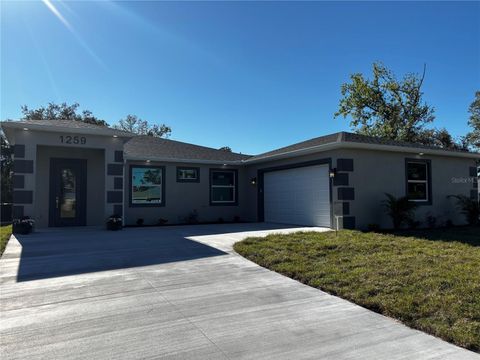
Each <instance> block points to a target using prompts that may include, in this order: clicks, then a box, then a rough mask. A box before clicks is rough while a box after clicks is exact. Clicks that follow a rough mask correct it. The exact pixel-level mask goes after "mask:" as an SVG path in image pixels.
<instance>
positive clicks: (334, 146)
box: [242, 141, 480, 164]
mask: <svg viewBox="0 0 480 360" xmlns="http://www.w3.org/2000/svg"><path fill="white" fill-rule="evenodd" d="M339 149H362V150H374V151H387V152H401V153H409V154H417V155H418V154H424V155H435V156H448V157H458V158H467V159H472V160H480V154H479V153H472V152H461V151H448V150H441V149H438V150H437V149H428V148H422V147H406V146H405V147H403V146H394V145H382V144H364V143H355V142H344V141H342V142H332V143H328V144H322V145H317V146H312V147H309V148H304V149H299V150H292V151H287V152H284V153H280V154H273V155H269V156H264V157H258V158H255V157H254V158H252V159H247V160H243V161H242V162H243V163H244V164H255V163H262V162H269V161H274V160H280V159H289V158H294V157H297V156H302V155H309V154H315V153H318V152H323V151H329V150H339Z"/></svg>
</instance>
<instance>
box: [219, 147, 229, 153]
mask: <svg viewBox="0 0 480 360" xmlns="http://www.w3.org/2000/svg"><path fill="white" fill-rule="evenodd" d="M218 150H221V151H226V152H232V149H231V148H230V146H222V147H221V148H220V149H218Z"/></svg>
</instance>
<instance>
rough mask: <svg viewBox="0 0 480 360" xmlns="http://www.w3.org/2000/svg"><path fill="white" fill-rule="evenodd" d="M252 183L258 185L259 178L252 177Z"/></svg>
mask: <svg viewBox="0 0 480 360" xmlns="http://www.w3.org/2000/svg"><path fill="white" fill-rule="evenodd" d="M250 184H252V185H257V178H256V177H253V178H251V179H250Z"/></svg>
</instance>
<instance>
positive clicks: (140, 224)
mask: <svg viewBox="0 0 480 360" xmlns="http://www.w3.org/2000/svg"><path fill="white" fill-rule="evenodd" d="M143 223H144V220H143V219H142V218H140V219H137V225H138V226H143Z"/></svg>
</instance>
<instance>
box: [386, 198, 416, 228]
mask: <svg viewBox="0 0 480 360" xmlns="http://www.w3.org/2000/svg"><path fill="white" fill-rule="evenodd" d="M385 196H386V197H387V199H386V200H384V201H383V202H382V204H383V206H384V207H385V209H386V211H387V215H388V216H390V217H391V218H392V222H393V228H394V229H395V230H398V229H400V228H401V227H402V225H404V224H407V225H414V224H415V223H414V212H415V209H416V208H417V204H415V203H414V202H412V201H410V200H408V198H407V197H406V196H403V197H399V198H396V197H395V196H393V195H392V194H388V193H385Z"/></svg>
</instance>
